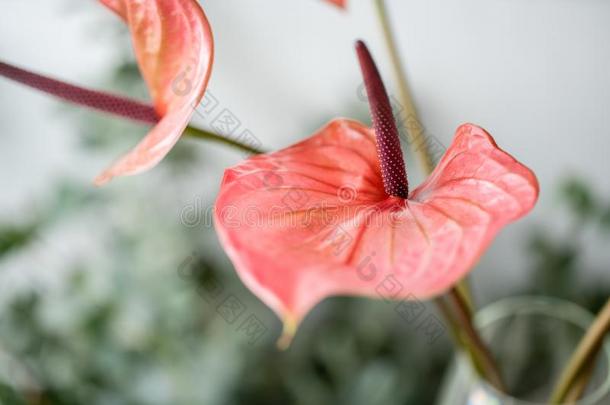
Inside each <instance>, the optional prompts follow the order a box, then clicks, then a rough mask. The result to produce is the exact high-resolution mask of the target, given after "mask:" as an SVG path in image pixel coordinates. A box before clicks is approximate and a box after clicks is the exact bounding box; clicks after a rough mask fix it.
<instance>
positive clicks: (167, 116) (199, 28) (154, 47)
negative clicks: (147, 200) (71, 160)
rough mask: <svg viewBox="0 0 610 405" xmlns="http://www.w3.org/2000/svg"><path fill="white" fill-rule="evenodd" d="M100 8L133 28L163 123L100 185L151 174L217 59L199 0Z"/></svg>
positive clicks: (111, 2) (148, 0) (146, 0)
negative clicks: (149, 172) (116, 178)
mask: <svg viewBox="0 0 610 405" xmlns="http://www.w3.org/2000/svg"><path fill="white" fill-rule="evenodd" d="M101 2H102V3H104V4H105V5H106V6H108V7H109V8H110V9H112V10H113V11H114V12H116V13H117V14H118V15H119V16H120V17H121V18H122V19H123V20H124V21H125V23H126V24H127V26H128V27H129V30H130V32H131V37H132V42H133V47H134V49H135V53H136V57H137V61H138V66H139V67H140V71H141V73H142V75H143V77H144V80H145V81H146V84H147V86H148V90H149V92H150V95H151V97H152V99H153V101H154V106H155V110H156V112H157V114H158V115H159V117H160V120H159V122H158V123H157V124H156V125H155V126H154V127H153V128H152V129H151V130H150V132H149V133H148V134H147V135H146V137H145V138H144V139H143V140H142V141H141V142H140V143H139V144H138V145H137V146H136V147H135V148H134V149H132V150H131V151H130V152H129V153H127V154H126V155H124V156H123V157H121V158H120V159H119V160H118V161H117V162H115V163H114V164H113V165H112V166H111V167H110V168H108V169H107V170H105V171H104V172H103V173H102V174H101V175H99V176H98V177H97V178H96V180H95V183H96V184H98V185H100V184H104V183H106V182H108V181H109V180H110V179H112V178H113V177H115V176H120V175H131V174H136V173H140V172H142V171H145V170H147V169H150V168H151V167H153V166H155V165H156V164H157V163H159V161H161V159H163V157H164V156H165V155H166V154H167V153H168V152H169V151H170V150H171V148H172V147H173V146H174V145H175V143H176V142H177V141H178V139H179V138H180V135H181V134H182V132H183V131H184V129H185V128H186V126H187V125H188V122H189V120H190V118H191V116H192V114H193V108H194V106H196V105H197V104H198V103H199V102H200V101H201V98H202V97H203V93H204V91H205V88H206V86H207V83H208V79H209V77H210V73H211V68H212V61H213V54H214V51H213V48H214V47H213V39H212V31H211V29H210V25H209V23H208V21H207V18H206V16H205V14H204V13H203V10H202V9H201V7H200V6H199V4H198V2H197V1H195V0H164V1H157V0H140V1H130V0H101Z"/></svg>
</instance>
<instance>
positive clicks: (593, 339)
mask: <svg viewBox="0 0 610 405" xmlns="http://www.w3.org/2000/svg"><path fill="white" fill-rule="evenodd" d="M609 331H610V299H609V300H608V302H606V305H605V306H604V308H602V310H601V311H600V313H599V315H598V316H597V318H596V319H595V321H594V322H593V324H592V325H591V327H590V328H589V330H588V331H587V333H586V334H585V336H584V337H583V338H582V340H581V341H580V343H579V344H578V347H577V348H576V351H575V352H574V354H573V355H572V357H571V358H570V360H569V361H568V365H567V366H566V368H565V369H564V371H563V373H562V374H561V377H559V382H558V383H557V385H556V386H555V389H554V390H553V394H552V395H551V400H550V402H551V403H552V404H561V403H563V402H564V400H565V398H566V396H567V395H568V393H569V392H570V390H571V388H572V386H573V385H574V384H575V382H576V381H577V380H578V378H579V376H580V375H582V374H583V373H584V371H585V370H586V367H587V365H588V364H589V363H592V362H593V361H594V360H595V356H596V354H597V352H598V351H599V348H600V347H601V345H602V342H603V340H604V337H605V336H606V334H607V333H608V332H609ZM585 375H586V373H585ZM582 383H583V382H580V383H579V384H582Z"/></svg>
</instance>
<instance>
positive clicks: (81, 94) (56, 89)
mask: <svg viewBox="0 0 610 405" xmlns="http://www.w3.org/2000/svg"><path fill="white" fill-rule="evenodd" d="M0 76H4V77H6V78H7V79H10V80H12V81H15V82H18V83H21V84H23V85H25V86H28V87H31V88H33V89H36V90H39V91H42V92H44V93H47V94H50V95H52V96H55V97H57V98H60V99H62V100H64V101H68V102H70V103H73V104H76V105H80V106H84V107H88V108H92V109H95V110H98V111H103V112H106V113H109V114H112V115H115V116H119V117H121V118H125V119H129V120H132V121H137V122H140V123H144V124H151V125H154V124H156V123H157V122H159V119H160V117H159V116H158V115H157V113H156V112H155V109H154V107H153V106H151V105H149V104H146V103H143V102H141V101H139V100H133V99H130V98H127V97H123V96H118V95H115V94H110V93H107V92H103V91H98V90H92V89H87V88H85V87H81V86H77V85H74V84H71V83H67V82H64V81H62V80H58V79H54V78H51V77H48V76H44V75H41V74H39V73H35V72H32V71H29V70H26V69H22V68H20V67H17V66H14V65H11V64H8V63H5V62H2V61H0ZM184 135H188V136H192V137H194V138H199V139H205V140H211V141H215V142H220V143H223V144H225V145H229V146H232V147H235V148H237V149H241V150H243V151H246V152H248V153H256V154H258V153H262V151H261V150H259V149H257V148H254V147H252V146H250V145H247V144H244V143H242V142H239V141H237V140H233V139H230V138H227V137H225V136H223V135H220V134H216V133H213V132H210V131H206V130H203V129H199V128H195V127H191V126H189V127H187V128H186V130H185V132H184Z"/></svg>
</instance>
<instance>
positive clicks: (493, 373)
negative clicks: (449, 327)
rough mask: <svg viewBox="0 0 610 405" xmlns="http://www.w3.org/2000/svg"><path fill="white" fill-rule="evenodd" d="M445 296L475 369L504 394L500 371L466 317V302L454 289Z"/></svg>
mask: <svg viewBox="0 0 610 405" xmlns="http://www.w3.org/2000/svg"><path fill="white" fill-rule="evenodd" d="M447 296H448V298H449V299H450V300H451V301H452V303H453V309H454V312H455V317H456V320H457V322H458V323H459V325H460V326H461V327H462V328H461V332H462V333H463V334H462V336H463V338H464V342H465V346H466V349H467V350H468V352H469V353H470V355H471V356H472V357H473V361H474V364H475V367H477V368H480V370H481V372H482V374H483V376H484V377H485V379H486V380H487V381H488V382H489V383H490V384H491V385H493V386H494V387H495V388H496V389H497V390H499V391H501V392H506V386H505V385H504V382H503V380H502V376H501V374H500V370H499V369H498V367H497V365H496V363H495V361H494V359H493V356H492V355H491V352H490V351H489V349H488V348H487V346H486V345H485V343H484V342H483V340H482V339H481V336H480V335H479V334H478V333H477V331H476V329H475V328H474V325H473V324H472V319H471V318H470V317H469V316H468V305H467V303H466V301H465V300H464V299H463V297H462V296H461V295H460V294H459V293H458V292H457V290H456V289H455V288H454V289H451V290H450V291H449V293H448V294H447Z"/></svg>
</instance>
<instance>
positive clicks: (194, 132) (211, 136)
mask: <svg viewBox="0 0 610 405" xmlns="http://www.w3.org/2000/svg"><path fill="white" fill-rule="evenodd" d="M182 135H184V136H190V137H192V138H197V139H204V140H208V141H213V142H219V143H222V144H224V145H229V146H232V147H234V148H237V149H240V150H242V151H245V152H248V153H252V154H255V155H257V154H260V153H264V151H262V150H260V149H258V148H255V147H253V146H250V145H247V144H245V143H242V142H239V141H237V140H234V139H231V138H228V137H226V136H222V135H219V134H216V133H214V132H210V131H206V130H204V129H200V128H195V127H192V126H190V125H189V126H188V127H186V129H185V130H184V133H183V134H182Z"/></svg>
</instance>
